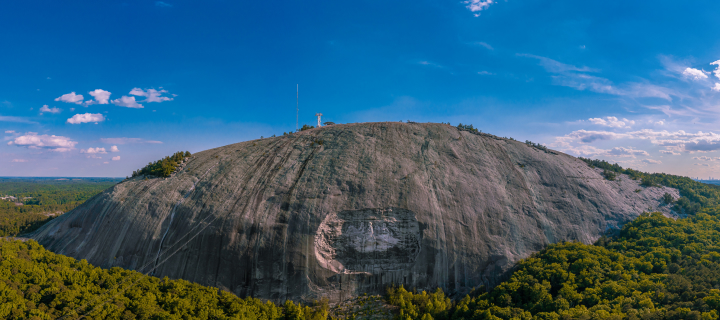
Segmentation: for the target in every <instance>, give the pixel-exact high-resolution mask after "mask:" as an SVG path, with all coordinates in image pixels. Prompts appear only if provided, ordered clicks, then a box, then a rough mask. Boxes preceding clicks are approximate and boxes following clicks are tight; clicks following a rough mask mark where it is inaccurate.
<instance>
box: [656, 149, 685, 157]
mask: <svg viewBox="0 0 720 320" xmlns="http://www.w3.org/2000/svg"><path fill="white" fill-rule="evenodd" d="M660 153H663V154H671V155H674V156H679V155H681V153H680V152H675V151H672V150H660Z"/></svg>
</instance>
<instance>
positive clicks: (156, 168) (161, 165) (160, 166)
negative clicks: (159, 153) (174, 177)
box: [132, 151, 191, 178]
mask: <svg viewBox="0 0 720 320" xmlns="http://www.w3.org/2000/svg"><path fill="white" fill-rule="evenodd" d="M190 155H191V154H190V151H185V152H182V151H178V152H175V153H174V154H173V155H172V156H169V157H165V158H162V159H160V160H158V161H155V162H150V163H148V165H147V166H145V167H143V168H142V169H140V170H137V171H133V174H132V176H133V178H134V177H137V176H155V177H169V176H170V175H171V174H172V173H173V172H175V169H176V168H177V166H179V165H180V163H181V162H182V161H183V160H184V159H185V158H189V157H190Z"/></svg>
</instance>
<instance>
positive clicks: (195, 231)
mask: <svg viewBox="0 0 720 320" xmlns="http://www.w3.org/2000/svg"><path fill="white" fill-rule="evenodd" d="M601 173H602V172H601V171H600V170H599V169H594V168H591V167H589V166H588V165H587V164H586V163H585V162H583V161H581V160H579V159H577V158H574V157H572V156H569V155H566V154H563V153H560V152H557V151H553V150H548V149H544V148H542V147H538V146H533V145H530V144H526V143H522V142H518V141H515V140H512V139H505V138H499V137H495V136H492V135H488V134H482V133H477V132H470V131H466V130H459V129H458V128H456V127H453V126H450V125H445V124H420V123H396V122H382V123H359V124H344V125H332V126H326V127H322V128H316V129H311V130H306V131H302V132H299V133H295V134H292V135H287V136H281V137H273V138H266V139H261V140H254V141H247V142H242V143H237V144H232V145H228V146H224V147H220V148H215V149H211V150H207V151H203V152H199V153H197V154H194V155H192V157H190V158H189V159H188V160H187V161H186V162H185V163H184V164H183V165H181V166H180V167H179V169H178V171H177V172H176V173H174V174H173V175H172V176H171V177H168V178H150V179H144V178H143V177H135V178H132V179H129V180H126V181H123V182H121V183H119V184H117V185H115V186H114V187H112V188H110V189H107V190H106V191H104V192H103V193H101V194H99V195H97V196H95V197H94V198H92V199H90V200H88V201H87V202H85V203H84V204H83V205H81V206H79V207H77V208H76V209H74V210H73V211H71V212H69V213H67V214H65V215H62V216H61V217H59V218H57V219H55V220H53V221H51V222H50V223H48V224H47V225H45V226H44V227H43V228H41V229H40V230H38V231H36V232H35V233H34V234H33V235H32V237H33V238H34V239H36V240H37V241H38V242H40V243H41V244H42V245H44V246H45V247H46V248H48V249H49V250H52V251H54V252H56V253H61V254H64V255H68V256H72V257H75V258H78V259H87V260H88V261H89V262H90V263H92V264H94V265H97V266H101V267H115V266H119V267H123V268H128V269H135V270H138V271H140V272H146V273H151V274H154V275H155V276H168V277H170V278H183V279H187V280H190V281H194V282H198V283H200V284H204V285H211V286H217V287H220V288H223V289H226V290H228V291H231V292H234V293H235V294H237V295H240V296H246V295H250V296H254V297H257V298H265V299H271V300H274V301H284V300H285V299H292V300H305V301H307V300H312V299H316V298H319V297H328V298H330V299H331V300H338V299H345V298H348V297H350V296H354V295H358V294H362V293H365V292H382V291H383V290H384V288H385V287H386V286H388V285H391V284H404V285H405V287H407V288H418V289H421V288H422V289H425V288H430V289H431V288H435V287H442V288H443V289H445V290H446V291H447V292H450V293H465V292H467V291H468V290H470V289H471V288H472V287H477V286H480V285H490V286H491V285H494V284H496V283H497V282H498V280H500V279H501V277H502V276H503V275H505V274H506V272H507V271H508V270H509V269H510V268H511V267H512V265H513V264H514V263H515V262H516V261H518V260H519V259H522V258H526V257H528V256H529V255H530V254H532V253H533V252H537V251H539V250H541V249H542V248H544V247H545V246H547V245H548V244H550V243H555V242H559V241H581V242H584V243H592V242H594V241H595V240H596V239H598V237H600V236H601V235H602V234H603V233H604V232H606V231H608V230H611V229H617V228H619V227H621V226H622V225H623V224H624V223H625V222H627V221H630V220H632V219H634V218H635V217H637V216H638V215H639V214H640V213H641V212H643V211H649V210H652V211H663V212H665V213H666V214H670V211H669V208H668V207H667V206H665V205H663V202H662V200H661V198H662V196H663V194H665V193H666V192H667V193H670V194H671V195H673V196H674V197H675V198H678V196H679V195H678V191H677V190H675V189H671V188H666V187H663V188H659V187H649V188H643V187H641V186H639V183H638V181H634V180H631V179H630V178H629V177H627V176H625V175H618V177H617V178H616V179H615V180H614V181H609V180H607V179H604V178H603V176H602V174H601Z"/></svg>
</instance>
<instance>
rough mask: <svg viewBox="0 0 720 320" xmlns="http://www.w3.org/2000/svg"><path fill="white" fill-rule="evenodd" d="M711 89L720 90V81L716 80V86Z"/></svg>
mask: <svg viewBox="0 0 720 320" xmlns="http://www.w3.org/2000/svg"><path fill="white" fill-rule="evenodd" d="M710 89H712V90H713V91H720V83H717V82H715V86H714V87H712V88H710Z"/></svg>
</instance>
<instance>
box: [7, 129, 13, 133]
mask: <svg viewBox="0 0 720 320" xmlns="http://www.w3.org/2000/svg"><path fill="white" fill-rule="evenodd" d="M5 133H15V130H5Z"/></svg>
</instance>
